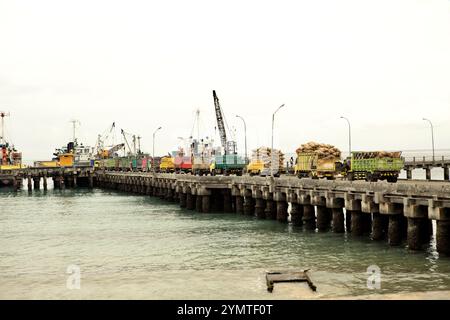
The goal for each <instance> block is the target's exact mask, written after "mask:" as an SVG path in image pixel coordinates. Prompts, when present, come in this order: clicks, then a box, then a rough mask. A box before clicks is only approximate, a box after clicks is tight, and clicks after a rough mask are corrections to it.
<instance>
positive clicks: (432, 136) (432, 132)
mask: <svg viewBox="0 0 450 320" xmlns="http://www.w3.org/2000/svg"><path fill="white" fill-rule="evenodd" d="M422 120H423V121H428V123H429V124H430V127H431V147H432V150H433V162H434V127H433V123H432V122H431V120H429V119H427V118H423V119H422Z"/></svg>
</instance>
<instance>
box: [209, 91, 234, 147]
mask: <svg viewBox="0 0 450 320" xmlns="http://www.w3.org/2000/svg"><path fill="white" fill-rule="evenodd" d="M213 97H214V107H215V109H216V118H217V126H218V128H219V134H220V142H221V144H222V147H223V149H224V152H225V154H226V155H227V154H236V142H235V141H228V140H227V132H226V130H225V121H224V115H223V110H222V108H221V107H220V103H219V98H218V97H217V94H216V91H215V90H213Z"/></svg>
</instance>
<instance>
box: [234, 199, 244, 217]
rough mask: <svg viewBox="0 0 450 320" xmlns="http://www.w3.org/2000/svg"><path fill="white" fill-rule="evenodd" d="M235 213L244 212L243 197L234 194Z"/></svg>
mask: <svg viewBox="0 0 450 320" xmlns="http://www.w3.org/2000/svg"><path fill="white" fill-rule="evenodd" d="M236 213H239V214H244V197H242V196H236Z"/></svg>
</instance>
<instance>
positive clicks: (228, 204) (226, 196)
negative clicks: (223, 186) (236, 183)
mask: <svg viewBox="0 0 450 320" xmlns="http://www.w3.org/2000/svg"><path fill="white" fill-rule="evenodd" d="M223 211H224V212H233V202H232V197H231V192H230V191H229V190H223Z"/></svg>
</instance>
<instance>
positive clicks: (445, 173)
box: [444, 167, 450, 181]
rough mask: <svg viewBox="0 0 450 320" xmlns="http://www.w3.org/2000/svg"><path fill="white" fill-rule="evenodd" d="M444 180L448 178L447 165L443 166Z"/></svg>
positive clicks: (449, 176)
mask: <svg viewBox="0 0 450 320" xmlns="http://www.w3.org/2000/svg"><path fill="white" fill-rule="evenodd" d="M444 180H445V181H448V180H450V174H449V167H444Z"/></svg>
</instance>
